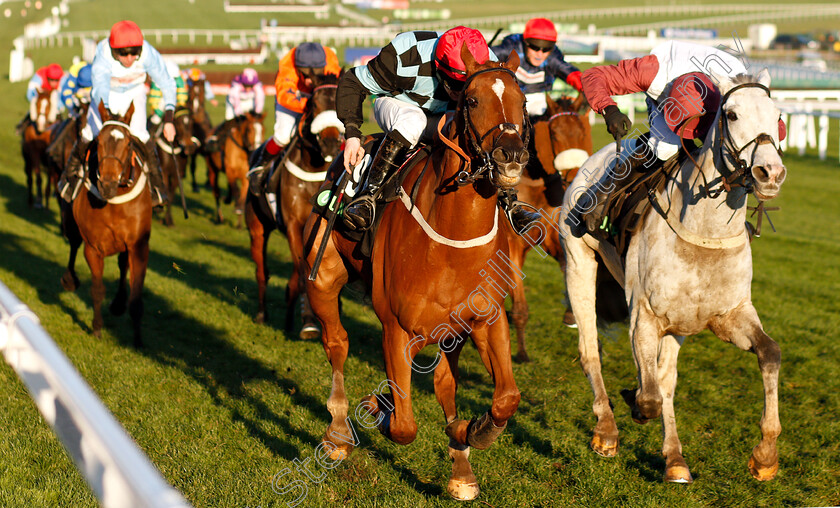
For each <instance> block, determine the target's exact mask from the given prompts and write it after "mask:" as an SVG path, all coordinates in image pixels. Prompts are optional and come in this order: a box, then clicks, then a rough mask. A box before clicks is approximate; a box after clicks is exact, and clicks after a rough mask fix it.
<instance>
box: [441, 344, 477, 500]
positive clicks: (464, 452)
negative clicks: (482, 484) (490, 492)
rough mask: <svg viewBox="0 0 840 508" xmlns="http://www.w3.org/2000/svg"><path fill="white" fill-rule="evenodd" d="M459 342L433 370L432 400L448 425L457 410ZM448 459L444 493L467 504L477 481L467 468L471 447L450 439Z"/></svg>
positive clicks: (475, 491) (470, 467) (473, 497)
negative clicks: (437, 404) (449, 471)
mask: <svg viewBox="0 0 840 508" xmlns="http://www.w3.org/2000/svg"><path fill="white" fill-rule="evenodd" d="M463 344H464V341H463V340H462V341H461V342H460V343H459V344H458V346H457V347H456V349H455V350H454V351H452V352H451V353H447V354H446V358H444V359H442V360H441V361H440V362H438V365H437V367H436V368H435V397H437V400H438V403H439V404H440V406H441V407H442V408H443V415H444V417H445V418H446V423H447V425H448V424H450V423H452V422H454V421H456V420H457V418H458V410H457V408H456V405H455V392H456V391H457V389H458V357H459V355H460V354H461V348H462V347H463ZM448 451H449V457H450V458H451V459H452V475H451V476H450V477H449V483H448V484H447V486H446V491H447V492H449V495H450V496H452V497H453V498H455V499H458V500H460V501H469V500H471V499H475V498H476V497H478V493H479V488H478V480H476V478H475V474H473V470H472V466H471V465H470V460H469V459H470V447H469V446H465V445H462V444H459V443H458V442H457V441H455V440H454V439H453V438H451V437H450V438H449V446H448Z"/></svg>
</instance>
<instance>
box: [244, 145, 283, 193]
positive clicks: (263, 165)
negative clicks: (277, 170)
mask: <svg viewBox="0 0 840 508" xmlns="http://www.w3.org/2000/svg"><path fill="white" fill-rule="evenodd" d="M266 145H267V143H263V144H262V145H260V147H259V148H257V151H256V152H254V154H253V155H252V156H251V169H249V170H248V190H250V191H251V193H252V194H254V195H255V196H259V195H260V193H261V192H262V188H263V186H264V184H265V180H266V178H268V175H269V174H270V173H271V167H272V166H273V165H274V161H276V160H277V159H278V158H279V157H280V156H281V155H283V150H284V149H285V147H282V146H281V147H280V151H279V152H277V153H275V154H272V153H269V152H268V150H266ZM268 190H269V191H271V189H268Z"/></svg>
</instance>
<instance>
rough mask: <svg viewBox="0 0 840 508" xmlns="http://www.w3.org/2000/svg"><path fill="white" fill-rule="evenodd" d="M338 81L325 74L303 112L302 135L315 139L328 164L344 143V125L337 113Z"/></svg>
mask: <svg viewBox="0 0 840 508" xmlns="http://www.w3.org/2000/svg"><path fill="white" fill-rule="evenodd" d="M338 79H339V77H338V76H336V75H335V74H325V75H324V77H323V78H322V79H320V80H319V82H318V83H315V86H314V88H313V90H312V96H311V97H310V98H309V100H308V101H307V102H306V110H305V111H304V112H303V119H302V122H303V123H302V129H301V133H302V134H303V136H304V137H307V138H310V139H311V138H314V140H312V141H314V142H315V143H317V148H318V150H319V151H320V153H321V156H322V157H323V158H324V160H325V161H326V162H332V160H333V158H335V156H336V154H338V151H339V149H340V148H341V143H342V142H343V141H344V124H343V123H341V121H340V120H339V119H338V115H337V114H336V111H335V97H336V91H337V90H338Z"/></svg>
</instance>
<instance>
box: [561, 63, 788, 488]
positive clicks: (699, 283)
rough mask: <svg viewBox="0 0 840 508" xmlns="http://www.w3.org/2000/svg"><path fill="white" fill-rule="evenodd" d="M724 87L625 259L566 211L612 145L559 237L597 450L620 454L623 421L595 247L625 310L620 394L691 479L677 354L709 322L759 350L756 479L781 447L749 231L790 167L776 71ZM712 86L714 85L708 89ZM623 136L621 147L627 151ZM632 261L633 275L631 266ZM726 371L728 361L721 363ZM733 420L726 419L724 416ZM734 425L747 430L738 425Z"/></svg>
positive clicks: (765, 476) (774, 369) (773, 346)
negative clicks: (607, 347) (626, 374)
mask: <svg viewBox="0 0 840 508" xmlns="http://www.w3.org/2000/svg"><path fill="white" fill-rule="evenodd" d="M713 78H714V81H716V82H717V83H718V86H719V88H720V93H721V95H722V99H721V103H720V108H719V109H718V111H716V112H715V113H716V115H717V117H716V119H715V123H714V125H713V126H712V128H711V129H710V131H709V133H708V135H707V136H706V139H705V142H704V143H703V146H702V148H700V149H699V151H698V152H696V153H695V154H694V155H691V156H689V157H687V159H686V160H685V162H683V163H682V164H681V165H680V166H679V167H677V168H676V170H675V171H673V172H672V173H671V174H669V175H668V176H667V180H666V183H665V187H664V189H662V190H659V191H655V192H652V194H653V196H652V197H651V199H652V201H653V202H654V208H656V209H657V211H658V212H659V213H648V214H647V215H646V216H645V217H643V218H642V219H641V226H639V230H638V231H637V232H636V233H634V234H633V236H632V238H631V239H630V242H629V244H628V248H627V253H626V255H625V258H624V260H623V261H624V262H623V263H622V260H621V259H620V258H619V257H618V253H617V252H616V251H615V248H614V247H613V246H612V244H607V242H601V241H599V240H598V239H596V238H595V237H593V236H590V235H585V236H584V237H583V238H575V237H573V236H572V235H571V233H570V232H569V227H568V226H567V225H566V224H565V217H566V216H567V213H568V211H569V210H570V209H571V207H572V206H574V205H575V201H576V200H577V198H578V197H579V196H580V195H581V193H582V192H584V191H585V189H586V188H587V187H589V186H591V185H593V184H594V183H595V182H598V181H599V179H600V178H601V177H602V176H603V174H604V172H605V171H606V169H607V168H609V167H611V166H612V165H611V164H609V163H608V161H609V160H610V159H611V158H614V157H615V146H614V145H612V144H610V145H608V146H606V147H604V148H602V149H601V150H599V151H598V152H597V153H596V154H595V155H593V156H592V157H590V158H589V160H588V161H587V162H586V163H585V164H584V166H583V167H582V168H581V171H580V172H578V176H577V177H575V180H574V181H573V182H572V185H571V186H570V187H569V191H568V192H567V193H566V197H565V199H564V202H563V208H562V219H563V220H562V221H560V222H559V223H560V225H561V236H562V237H563V246H564V249H565V251H566V256H567V267H566V284H567V286H568V289H569V298H570V300H571V303H572V309H573V310H574V313H575V318H576V320H577V323H578V326H579V333H580V338H579V347H580V359H581V366H582V367H583V370H584V372H585V373H586V377H587V378H588V379H589V382H590V384H591V386H592V391H593V393H594V396H595V401H594V403H593V410H594V412H595V415H596V416H597V419H598V420H597V423H596V425H595V429H594V432H593V437H592V441H591V445H592V448H593V450H595V452H597V453H599V454H601V455H604V456H613V455H615V454H616V453H617V452H618V427H617V426H616V423H615V416H614V415H613V411H612V408H611V404H610V400H609V397H608V396H607V391H606V388H605V386H604V379H603V376H602V375H601V360H600V355H599V347H598V330H597V326H596V325H597V322H596V310H595V278H596V270H597V265H598V262H597V259H596V257H595V254H596V252H597V253H598V254H600V256H601V258H602V259H603V260H604V261H605V262H606V264H607V267H608V268H609V269H610V272H611V273H612V274H613V275H614V276H615V278H616V280H618V281H619V282H621V283H622V285H623V286H624V294H625V298H626V301H627V304H628V306H629V308H630V330H629V333H630V341H631V345H632V347H633V359H634V360H635V362H636V371H637V374H638V382H639V388H638V389H636V390H626V391H625V392H623V393H622V395H623V396H624V398H625V400H626V401H627V402H629V403H630V406H631V411H632V413H631V414H632V416H633V419H634V420H635V421H637V422H640V423H643V422H645V421H647V420H650V419H653V418H658V417H660V416H661V417H662V427H663V435H664V439H663V443H662V455H664V457H665V477H664V479H665V481H669V482H679V483H688V482H691V481H692V477H691V473H690V471H689V468H688V465H687V464H686V462H685V459H684V458H683V455H682V444H681V443H680V440H679V436H678V435H677V426H676V416H675V414H674V392H675V390H676V384H677V356H678V354H679V350H680V347H681V346H682V344H683V341H684V340H685V336H687V335H693V334H696V333H700V332H701V331H703V330H706V329H709V330H711V331H712V332H713V333H714V334H715V335H717V336H718V337H720V338H721V339H722V340H723V341H725V342H729V343H732V344H734V345H735V346H737V347H738V348H740V349H743V350H744V351H750V352H752V353H755V354H756V356H757V357H758V368H759V370H760V371H761V377H762V379H763V381H764V411H763V412H762V415H761V420H760V422H759V426H760V429H761V441H760V442H759V443H758V445H757V446H756V447H755V448H754V449H753V451H752V455H751V456H750V459H749V470H750V473H751V474H752V475H753V476H754V477H755V478H756V479H758V480H769V479H771V478H773V477H774V476H775V475H776V471H777V470H778V467H779V454H778V451H777V450H776V439H777V438H778V436H779V434H780V433H781V423H780V422H779V407H778V406H779V401H778V388H779V385H778V382H779V368H780V364H781V351H780V348H779V345H778V344H777V343H776V342H775V341H774V340H773V339H771V338H770V337H769V336H768V335H767V334H766V333H765V332H764V329H763V327H762V325H761V321H760V319H759V317H758V313H757V312H756V309H755V307H754V306H753V304H752V301H751V283H752V273H753V269H752V252H751V250H750V242H749V234H748V231H747V228H745V221H746V213H747V206H746V205H747V195H748V194H749V193H753V194H755V197H756V198H757V199H758V200H759V202H760V203H763V202H764V201H768V200H770V199H773V198H775V197H776V196H777V195H778V194H779V191H780V188H781V185H782V183H783V182H784V179H785V176H786V173H787V170H786V168H785V166H784V163H783V162H782V159H781V152H780V151H779V149H778V146H779V125H778V120H779V109H778V108H777V107H776V105H775V104H774V103H773V100H772V99H771V98H770V90H769V88H768V87H769V86H770V74H769V73H768V72H767V70H766V69H765V70H763V71H762V72H761V73H760V74H759V75H758V76H757V77H755V78H754V77H752V76H743V75H742V76H738V77H737V78H735V79H734V80H730V79H729V78H727V77H725V76H723V77H721V76H714V73H713ZM708 93H711V91H709V92H708ZM634 142H635V141H628V142H626V144H625V149H624V150H622V155H623V156H625V157H626V156H627V155H626V154H628V153H632V150H631V149H627V146H629V145H630V143H634ZM624 267H626V273H625V271H624ZM724 370H726V369H725V368H724ZM725 420H726V418H722V419H721V425H724V424H725V423H726V422H725ZM738 430H739V432H740V431H741V429H738Z"/></svg>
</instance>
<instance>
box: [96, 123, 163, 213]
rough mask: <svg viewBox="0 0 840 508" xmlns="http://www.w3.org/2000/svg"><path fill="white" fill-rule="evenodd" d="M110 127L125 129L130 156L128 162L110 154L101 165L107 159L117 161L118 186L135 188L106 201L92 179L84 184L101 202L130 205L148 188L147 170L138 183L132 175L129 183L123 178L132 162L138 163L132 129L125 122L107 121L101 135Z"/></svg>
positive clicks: (142, 172)
mask: <svg viewBox="0 0 840 508" xmlns="http://www.w3.org/2000/svg"><path fill="white" fill-rule="evenodd" d="M109 125H113V126H116V127H119V128H121V129H125V131H126V136H127V139H128V142H129V154H128V156H127V159H128V160H126V161H123V160H122V159H120V158H119V157H117V156H116V155H111V154H108V155H104V156H102V157H100V158H99V162H100V163H101V162H102V161H103V160H106V159H114V160H116V161H117V163H119V165H120V168H121V171H120V176H119V183H118V186H119V187H128V186H131V185H132V184H133V186H132V188H131V190H130V191H128V192H126V193H125V194H120V195H117V196H114V197H113V198H111V199H105V198H103V197H102V194H100V193H99V189H98V188H97V187H96V186H95V185H93V184H92V183H91V181H90V178H89V177H88V176H85V179H84V184H85V188H87V190H88V192H90V193H91V194H93V195H94V196H95V197H96V198H97V199H99V200H101V201H105V202H106V203H109V204H112V205H121V204H123V203H128V202H129V201H131V200H133V199H134V198H136V197H137V196H139V195H140V193H141V192H143V190H144V189H145V188H146V181H147V177H146V169H145V168H143V169H142V170H141V171H140V176H139V177H138V178H137V181H136V182H133V180H132V178H131V174H129V175H128V180H127V181H126V180H124V179H123V176H124V174H125V171H126V169H127V168H128V167H130V166H131V162H137V153H136V151H135V150H133V149H132V147H131V144H132V143H133V142H134V141H133V140H132V135H131V128H130V127H129V125H128V124H126V123H125V122H121V121H119V120H107V121H105V122H102V128H101V129H100V131H99V132H100V133H101V132H102V129H104V128H105V127H107V126H109ZM97 170H98V168H97Z"/></svg>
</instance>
